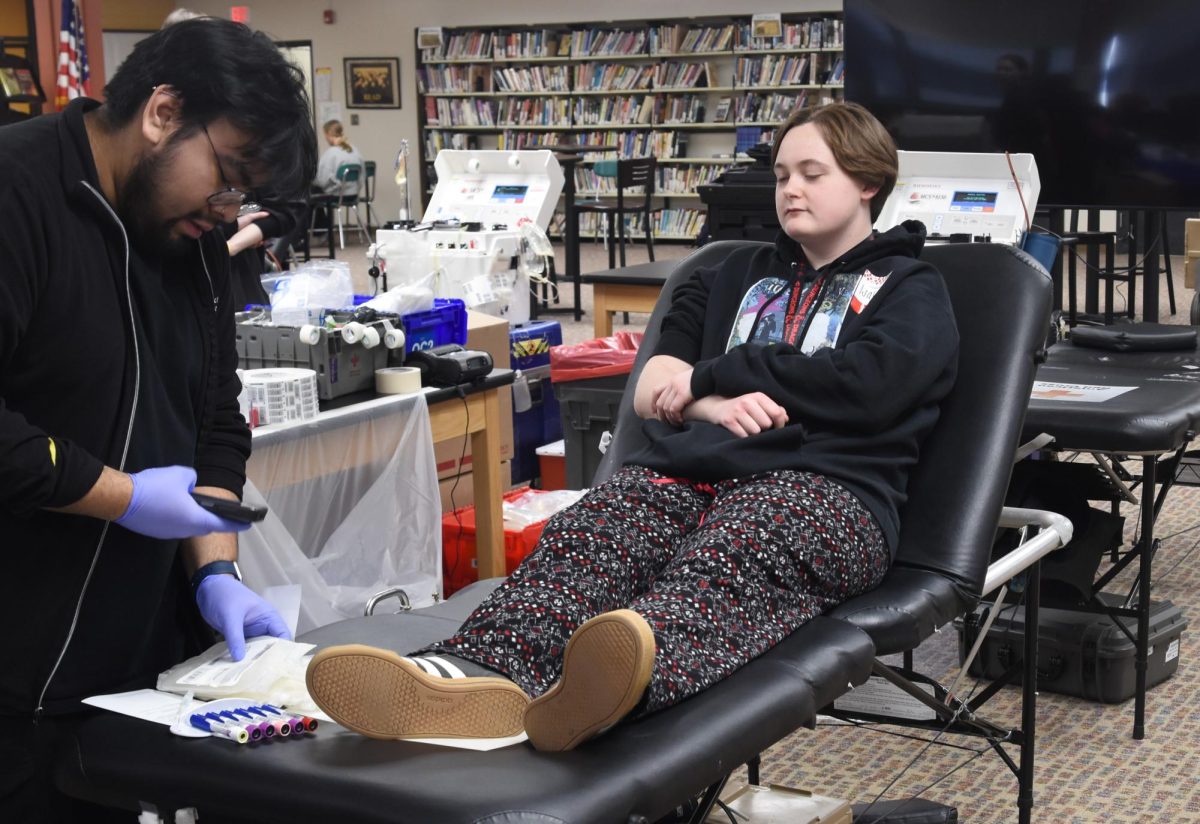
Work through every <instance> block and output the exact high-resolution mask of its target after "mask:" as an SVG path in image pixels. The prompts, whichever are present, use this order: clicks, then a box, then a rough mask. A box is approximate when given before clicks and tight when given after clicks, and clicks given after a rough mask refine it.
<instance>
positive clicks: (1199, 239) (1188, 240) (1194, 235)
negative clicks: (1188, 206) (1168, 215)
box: [1183, 217, 1200, 257]
mask: <svg viewBox="0 0 1200 824" xmlns="http://www.w3.org/2000/svg"><path fill="white" fill-rule="evenodd" d="M1183 250H1184V251H1185V252H1186V253H1187V255H1188V257H1200V218H1195V217H1189V218H1188V219H1187V220H1185V221H1184V222H1183Z"/></svg>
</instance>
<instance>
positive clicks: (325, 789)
mask: <svg viewBox="0 0 1200 824" xmlns="http://www.w3.org/2000/svg"><path fill="white" fill-rule="evenodd" d="M497 583H498V582H497V581H484V582H481V583H480V584H478V585H477V586H476V588H474V589H472V590H463V591H462V592H461V593H459V594H456V595H455V597H454V598H451V599H449V600H448V601H447V602H445V603H444V604H441V605H438V606H437V607H433V608H431V610H429V611H424V610H422V611H418V612H416V613H412V614H409V615H398V616H376V617H372V618H367V619H356V620H350V621H343V622H340V623H337V624H333V625H330V626H327V627H323V628H321V629H319V630H316V631H314V632H312V633H309V634H308V635H307V636H306V637H305V638H304V639H303V640H305V641H309V642H312V643H317V644H319V645H327V644H333V643H349V642H355V643H369V644H375V645H377V646H386V647H391V648H393V649H396V650H398V651H401V652H409V651H412V650H413V649H414V648H416V647H419V646H421V645H422V644H425V643H428V642H430V641H433V640H437V639H439V638H442V637H444V636H445V635H446V633H447V629H449V630H450V631H452V630H453V629H454V628H456V627H457V625H458V623H459V622H460V621H461V620H462V618H464V617H465V616H466V614H468V613H469V612H470V610H471V609H472V608H473V607H474V606H475V605H477V604H478V603H479V601H480V600H482V598H483V596H484V595H485V594H486V593H487V592H489V591H490V590H491V588H492V587H494V586H495V585H496V584H497ZM425 612H427V614H425V615H422V614H421V613H425ZM871 655H872V646H871V642H870V640H869V639H868V638H867V636H866V635H865V634H864V633H863V632H861V631H860V630H857V629H855V628H854V627H851V626H849V625H848V624H845V623H843V622H841V621H834V620H831V619H828V618H818V619H816V620H815V621H812V622H810V623H809V624H807V625H806V626H804V627H803V628H801V629H800V630H799V631H798V632H796V633H794V634H793V635H792V636H790V637H789V638H787V639H786V640H785V641H784V642H783V643H782V644H780V645H779V646H777V647H776V648H775V649H774V650H772V651H770V652H769V653H767V654H766V655H764V656H762V657H761V658H758V659H756V660H755V661H752V662H751V663H749V664H748V665H746V666H745V667H744V668H742V669H741V670H740V671H738V672H737V673H735V674H734V676H733V677H731V678H729V679H727V680H725V681H723V682H721V683H720V684H717V685H716V686H715V687H713V688H712V689H709V690H707V691H705V692H703V693H701V694H700V695H697V696H695V697H693V698H691V699H689V700H687V701H685V702H683V703H682V704H679V705H677V706H675V707H672V708H669V709H668V710H664V711H663V712H659V713H656V714H654V715H651V716H648V717H646V718H644V719H641V720H638V721H636V722H633V723H628V724H625V725H623V726H620V727H618V728H617V729H615V730H613V731H611V732H609V733H607V734H606V735H604V736H601V737H600V738H597V739H596V740H595V741H593V742H590V743H589V744H587V745H586V746H584V747H580V748H579V749H577V750H574V751H572V752H569V753H539V752H537V751H535V750H534V749H533V748H532V747H531V746H529V745H528V744H518V745H516V746H513V747H508V748H505V749H501V750H495V751H492V752H472V751H468V750H458V749H450V748H446V747H439V746H434V745H430V744H418V743H413V742H406V741H373V740H371V739H368V738H364V737H362V736H359V735H356V734H354V733H350V732H346V731H343V730H339V729H337V728H334V727H326V728H324V729H320V730H318V731H317V734H316V735H315V736H313V737H310V738H305V739H300V740H295V741H291V740H285V741H273V742H270V743H268V744H257V745H253V746H243V747H237V746H234V745H232V744H229V743H228V742H224V741H217V740H215V739H205V740H195V739H181V738H176V737H174V736H171V735H170V734H169V733H168V732H167V731H166V729H165V728H164V727H161V726H158V725H154V724H150V723H146V722H141V721H136V720H134V719H130V718H125V717H123V716H119V715H114V714H110V713H103V714H99V715H96V716H94V717H92V718H90V719H88V720H87V721H86V722H85V723H84V724H82V725H81V727H80V728H79V730H78V733H77V735H76V742H77V746H76V749H75V751H74V752H70V753H64V754H63V758H62V759H61V760H60V766H59V770H58V775H57V780H58V783H59V786H60V787H62V788H63V789H64V791H66V792H67V793H69V794H71V795H76V796H79V797H82V798H87V799H90V800H93V801H97V802H101V803H107V804H111V805H118V806H126V807H131V808H132V807H136V801H137V800H138V799H141V800H148V801H151V802H153V803H157V804H159V805H162V806H165V807H183V806H198V807H199V808H200V811H201V820H202V821H203V820H205V813H206V812H207V813H209V815H210V816H212V815H226V816H239V817H245V818H246V819H248V820H253V821H256V822H270V821H278V822H332V821H337V822H412V823H413V824H428V822H439V824H453V822H464V824H466V822H473V823H474V824H482V822H488V824H500V823H501V822H503V824H557V823H558V822H572V824H587V822H596V824H601V822H603V823H604V824H611V822H623V821H626V820H629V819H630V817H631V816H639V815H640V816H645V817H646V818H647V819H648V820H651V821H653V820H656V819H658V818H660V817H661V816H663V815H664V814H666V813H667V812H669V811H670V810H671V809H673V808H674V807H675V806H676V805H677V804H679V803H680V802H681V801H683V800H684V799H686V798H688V797H690V796H692V795H694V794H696V793H698V792H700V791H701V790H703V789H704V787H705V786H707V785H709V784H711V783H713V782H715V781H717V780H719V779H720V778H721V777H722V776H724V775H725V774H726V773H728V772H729V771H730V770H732V769H733V768H734V767H736V766H737V765H738V764H740V763H743V762H745V761H746V760H748V759H749V758H751V757H753V756H754V755H756V754H758V753H759V752H761V751H762V750H764V749H766V748H767V747H769V746H770V745H771V744H773V743H775V742H776V741H778V740H779V739H780V738H783V737H784V736H786V735H788V734H789V733H791V732H792V731H794V730H796V729H797V728H799V727H801V726H804V725H806V724H809V725H810V724H812V723H813V721H814V719H815V717H816V713H817V711H818V709H819V708H820V707H822V706H825V705H826V704H828V703H829V702H831V701H832V700H833V699H834V698H836V697H837V696H838V695H840V694H842V693H843V692H845V691H846V688H847V685H848V684H849V683H850V682H853V683H855V684H859V683H862V682H863V681H864V680H865V679H866V677H867V674H868V672H869V669H870V661H871Z"/></svg>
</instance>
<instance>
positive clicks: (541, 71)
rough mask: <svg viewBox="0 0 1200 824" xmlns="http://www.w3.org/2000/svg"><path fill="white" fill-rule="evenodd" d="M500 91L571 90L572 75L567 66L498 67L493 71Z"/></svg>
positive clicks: (496, 85) (493, 76)
mask: <svg viewBox="0 0 1200 824" xmlns="http://www.w3.org/2000/svg"><path fill="white" fill-rule="evenodd" d="M492 78H493V80H494V81H495V87H496V91H499V92H566V91H570V90H571V75H570V73H569V72H568V71H567V67H566V66H524V67H521V68H497V69H496V71H495V72H493V73H492Z"/></svg>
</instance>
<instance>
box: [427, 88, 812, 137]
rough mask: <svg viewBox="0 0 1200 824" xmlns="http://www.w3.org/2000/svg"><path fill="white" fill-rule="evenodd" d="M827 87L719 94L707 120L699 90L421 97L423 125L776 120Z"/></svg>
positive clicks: (664, 124)
mask: <svg viewBox="0 0 1200 824" xmlns="http://www.w3.org/2000/svg"><path fill="white" fill-rule="evenodd" d="M833 99H834V97H833V95H832V94H830V93H823V94H820V95H812V94H810V93H809V91H808V90H807V89H804V90H801V91H798V92H747V93H744V94H740V95H737V96H725V97H722V98H721V99H720V100H719V101H718V102H717V105H716V108H715V109H714V111H713V119H712V120H711V121H706V120H705V119H704V117H705V113H706V102H705V98H704V97H703V96H701V95H655V94H631V95H629V96H622V97H614V96H604V97H586V96H585V97H573V98H572V97H537V96H536V95H535V96H531V97H504V98H497V99H495V100H491V99H481V98H444V97H426V98H425V125H426V126H427V127H428V128H431V129H453V128H464V127H477V128H478V127H489V128H495V127H504V126H549V127H555V128H561V129H572V128H587V127H590V126H608V125H616V126H643V127H652V126H661V127H664V128H669V127H692V126H704V125H709V126H734V125H737V124H747V123H753V124H758V123H776V122H779V121H782V120H785V119H786V118H787V117H788V115H790V114H791V113H792V112H793V111H794V110H795V109H799V108H803V107H805V106H808V105H810V104H812V105H821V104H825V103H829V102H832V101H833Z"/></svg>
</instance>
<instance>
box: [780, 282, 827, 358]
mask: <svg viewBox="0 0 1200 824" xmlns="http://www.w3.org/2000/svg"><path fill="white" fill-rule="evenodd" d="M824 282H825V276H824V275H818V276H817V279H816V280H814V281H813V284H812V286H810V287H808V291H807V292H806V293H805V295H804V303H803V304H801V305H800V308H799V309H797V308H796V304H797V303H798V302H799V301H800V290H799V289H792V294H791V296H790V297H789V298H788V308H787V320H786V321H785V322H784V327H783V340H784V342H786V343H790V344H791V345H792V346H795V345H796V338H797V337H798V336H799V334H800V327H801V325H802V324H803V323H804V319H805V318H806V317H808V310H809V309H810V308H811V307H812V304H813V301H814V300H816V298H817V293H818V292H820V291H821V284H823V283H824ZM797 285H799V284H797Z"/></svg>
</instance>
